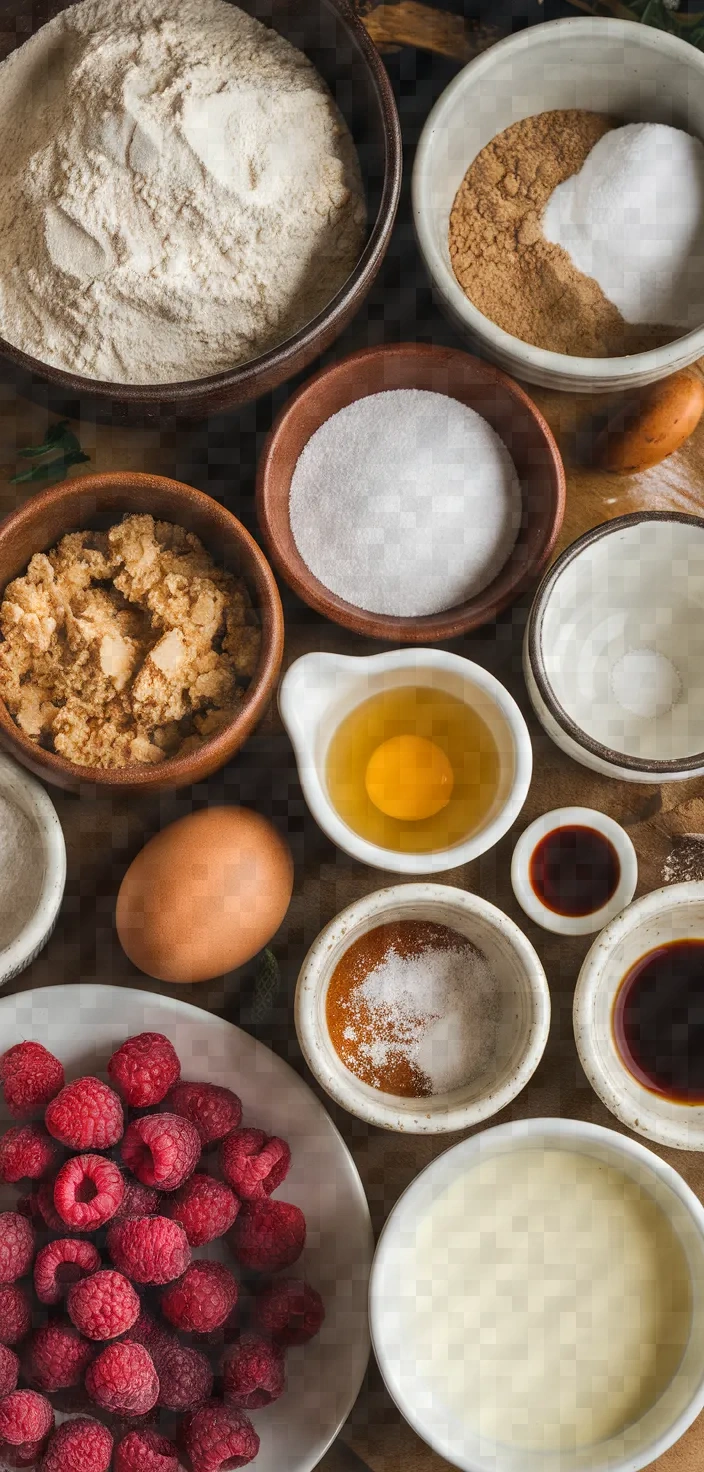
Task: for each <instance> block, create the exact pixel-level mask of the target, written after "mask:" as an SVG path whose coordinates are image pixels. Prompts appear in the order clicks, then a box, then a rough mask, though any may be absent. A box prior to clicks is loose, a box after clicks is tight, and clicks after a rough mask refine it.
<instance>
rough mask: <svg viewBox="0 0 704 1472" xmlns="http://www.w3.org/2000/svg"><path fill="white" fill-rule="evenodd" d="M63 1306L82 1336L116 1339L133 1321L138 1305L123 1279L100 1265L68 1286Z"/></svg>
mask: <svg viewBox="0 0 704 1472" xmlns="http://www.w3.org/2000/svg"><path fill="white" fill-rule="evenodd" d="M66 1307H67V1309H68V1314H69V1318H70V1319H71V1322H72V1323H73V1324H75V1325H76V1328H77V1329H79V1330H80V1332H81V1334H85V1336H86V1339H116V1338H117V1336H118V1334H126V1333H127V1330H128V1329H131V1328H132V1325H133V1324H136V1322H137V1319H138V1318H139V1312H140V1307H141V1305H140V1302H139V1298H138V1296H137V1294H136V1293H135V1290H134V1288H133V1287H132V1284H131V1283H130V1282H128V1280H127V1278H125V1277H123V1275H122V1273H116V1272H113V1270H112V1269H111V1268H104V1269H103V1271H102V1272H100V1273H93V1274H92V1276H91V1277H90V1278H84V1279H83V1280H82V1282H80V1283H74V1284H73V1287H72V1288H69V1292H68V1298H67V1300H66Z"/></svg>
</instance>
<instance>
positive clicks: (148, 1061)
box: [0, 1032, 325, 1472]
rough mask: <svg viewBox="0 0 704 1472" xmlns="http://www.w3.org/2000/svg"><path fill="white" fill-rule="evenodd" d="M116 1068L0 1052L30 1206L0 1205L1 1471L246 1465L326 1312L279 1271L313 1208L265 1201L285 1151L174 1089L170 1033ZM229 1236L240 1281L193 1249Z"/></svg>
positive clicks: (4, 1158) (290, 1260) (4, 1157)
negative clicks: (58, 1416)
mask: <svg viewBox="0 0 704 1472" xmlns="http://www.w3.org/2000/svg"><path fill="white" fill-rule="evenodd" d="M107 1074H108V1078H109V1081H110V1082H109V1083H104V1082H102V1081H101V1080H100V1079H99V1078H93V1077H87V1078H78V1079H74V1080H73V1081H72V1082H71V1083H66V1080H65V1077H64V1070H63V1067H62V1065H61V1063H60V1062H59V1060H58V1058H55V1057H54V1056H53V1054H52V1053H49V1052H48V1051H47V1049H46V1048H44V1047H42V1045H41V1044H40V1043H33V1042H23V1043H18V1044H17V1045H16V1046H15V1047H13V1048H10V1050H9V1052H7V1053H5V1054H3V1055H2V1057H0V1083H1V1084H2V1088H3V1092H4V1097H5V1104H6V1106H7V1109H8V1111H9V1113H10V1115H11V1116H12V1118H13V1119H14V1120H16V1121H17V1123H16V1124H14V1125H13V1126H12V1127H11V1128H10V1129H8V1130H7V1131H6V1132H5V1134H4V1135H2V1136H0V1182H4V1183H10V1184H13V1185H15V1184H16V1185H18V1187H19V1188H20V1189H21V1190H24V1191H25V1193H26V1194H25V1195H23V1196H21V1197H20V1198H19V1199H18V1201H17V1209H16V1210H15V1211H5V1212H0V1467H7V1468H14V1467H36V1468H38V1469H40V1472H108V1469H112V1472H187V1469H190V1472H225V1469H229V1468H234V1467H244V1466H246V1464H247V1463H248V1462H252V1461H253V1460H254V1458H255V1457H256V1455H257V1452H258V1450H259V1437H258V1435H257V1433H256V1431H255V1429H254V1426H253V1425H252V1422H251V1420H250V1418H249V1415H248V1414H247V1413H248V1412H249V1411H258V1410H261V1409H263V1408H264V1407H265V1406H268V1405H270V1404H271V1403H272V1401H274V1400H276V1399H277V1398H278V1397H279V1396H280V1395H281V1394H282V1392H283V1391H284V1389H285V1383H286V1372H285V1356H286V1351H287V1350H288V1349H289V1348H290V1347H292V1346H294V1345H302V1344H305V1343H306V1342H307V1341H308V1340H309V1339H312V1338H313V1336H314V1335H315V1334H317V1332H318V1330H319V1329H320V1326H321V1324H322V1322H323V1318H324V1312H325V1311H324V1308H323V1303H322V1300H321V1298H320V1295H319V1293H317V1292H316V1290H315V1288H312V1287H311V1286H310V1285H309V1284H308V1283H306V1282H304V1281H303V1280H302V1279H300V1278H296V1277H295V1276H291V1275H289V1271H288V1270H289V1269H290V1268H292V1267H293V1264H294V1263H295V1262H296V1261H297V1259H298V1258H299V1257H300V1254H301V1252H302V1251H303V1246H304V1243H305V1237H306V1223H305V1218H304V1216H303V1213H302V1211H300V1209H299V1208H298V1207H297V1206H294V1205H292V1204H291V1203H290V1202H287V1201H279V1200H274V1199H273V1198H272V1194H271V1193H272V1192H273V1191H275V1190H276V1188H277V1186H280V1185H281V1184H282V1182H283V1181H284V1179H285V1177H286V1175H287V1173H288V1169H289V1165H290V1162H291V1152H290V1150H289V1147H288V1145H287V1144H286V1142H285V1140H281V1139H278V1138H276V1137H273V1136H269V1135H266V1134H264V1132H263V1131H262V1130H257V1129H248V1128H243V1127H242V1123H241V1121H242V1106H241V1103H240V1101H239V1099H238V1098H237V1095H236V1094H234V1093H233V1092H232V1091H231V1090H230V1089H226V1088H223V1087H221V1086H219V1085H217V1084H211V1083H190V1082H186V1081H185V1080H182V1079H181V1066H180V1063H179V1060H178V1056H177V1054H176V1052H175V1050H174V1048H173V1046H172V1044H171V1043H170V1042H169V1040H168V1038H165V1037H163V1036H162V1034H161V1033H154V1032H145V1033H140V1034H139V1036H138V1037H133V1038H128V1039H127V1042H125V1043H123V1045H122V1047H120V1048H118V1049H117V1052H115V1053H113V1055H112V1058H111V1059H110V1062H109V1064H108V1070H107ZM205 1156H207V1158H208V1165H207V1168H206V1166H205V1165H204V1164H203V1157H205ZM221 1237H222V1238H225V1240H226V1243H227V1247H228V1249H229V1253H230V1256H231V1258H232V1259H233V1267H232V1268H230V1267H226V1266H225V1265H224V1264H223V1263H222V1262H220V1261H215V1260H214V1259H213V1258H210V1257H208V1256H207V1255H203V1254H202V1249H206V1252H207V1249H208V1244H209V1243H212V1242H215V1241H216V1239H218V1238H221ZM194 1250H195V1251H194ZM274 1274H276V1275H277V1276H273V1275H274ZM56 1411H59V1412H60V1413H63V1414H64V1415H65V1416H66V1417H67V1419H65V1420H63V1421H62V1422H61V1424H60V1425H58V1426H57V1425H56V1423H55V1412H56Z"/></svg>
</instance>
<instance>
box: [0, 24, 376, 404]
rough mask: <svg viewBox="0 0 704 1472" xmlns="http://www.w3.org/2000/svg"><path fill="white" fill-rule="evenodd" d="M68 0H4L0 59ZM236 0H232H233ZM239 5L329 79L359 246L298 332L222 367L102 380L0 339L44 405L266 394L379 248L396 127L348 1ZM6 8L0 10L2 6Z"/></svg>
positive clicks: (295, 364) (370, 271) (358, 283)
mask: <svg viewBox="0 0 704 1472" xmlns="http://www.w3.org/2000/svg"><path fill="white" fill-rule="evenodd" d="M72 3H73V0H12V4H11V12H10V11H8V12H7V13H8V16H9V15H10V13H11V25H7V26H6V27H5V28H4V30H3V28H2V23H1V21H0V59H1V58H2V57H4V56H6V55H8V54H9V52H10V51H12V50H13V49H14V47H15V46H19V45H21V44H22V42H23V41H26V40H27V38H28V37H29V36H30V35H32V34H33V33H34V32H35V31H37V30H38V29H39V27H40V26H42V25H44V23H45V22H46V21H47V20H50V19H51V18H52V16H54V15H56V14H58V12H59V11H61V10H64V9H66V7H67V6H68V5H69V4H72ZM233 3H234V0H233ZM237 3H238V4H239V5H240V7H241V8H242V9H244V10H246V11H248V12H249V13H250V14H252V15H254V16H256V18H257V19H258V20H261V21H263V23H264V24H265V25H270V26H271V27H273V29H274V30H276V31H279V32H280V33H281V35H283V36H285V37H286V38H287V40H289V41H291V43H292V44H293V45H294V46H297V47H298V48H299V49H300V50H301V51H304V52H305V53H306V55H307V56H308V57H309V58H310V60H311V61H312V62H313V63H314V65H315V66H316V67H317V68H318V71H319V72H320V74H321V75H322V76H323V78H324V79H325V81H326V82H327V84H328V86H329V88H330V90H331V92H332V94H333V97H334V98H335V100H336V102H337V105H338V107H339V108H340V111H341V112H342V114H343V116H344V118H345V120H346V122H347V125H348V127H349V129H350V132H351V134H352V137H353V139H354V141H355V143H356V145H357V152H358V154H359V159H360V164H361V168H362V178H363V181H364V185H365V191H366V196H367V205H368V217H369V231H368V236H367V243H366V246H365V248H364V250H363V252H362V254H361V256H360V259H359V261H358V262H357V265H356V266H355V269H354V271H353V272H352V273H351V275H350V276H349V277H348V279H347V281H346V282H345V283H344V285H343V286H342V287H341V289H340V290H339V291H338V293H337V295H336V296H335V297H333V299H332V301H330V302H329V303H328V305H327V306H326V307H325V308H324V310H323V311H322V312H320V313H319V314H318V316H317V317H314V318H313V320H312V321H311V322H309V323H307V325H306V326H304V327H302V328H301V329H300V331H299V332H297V333H295V335H294V336H293V337H290V338H288V340H287V341H285V342H283V343H281V344H280V345H279V346H278V347H275V348H272V349H271V350H270V351H269V352H267V353H264V354H263V355H262V356H261V357H259V358H254V359H252V361H251V362H249V363H244V364H242V365H241V366H240V367H238V368H233V369H232V370H231V371H230V372H227V373H218V374H214V375H213V376H212V377H209V378H200V379H194V380H192V381H190V382H183V383H167V384H164V383H161V384H155V385H153V386H151V385H144V384H134V385H133V384H123V383H102V382H99V381H98V380H96V379H92V378H83V377H80V376H79V375H78V374H74V373H66V372H64V371H62V370H61V369H58V368H52V367H51V366H50V365H49V364H47V363H43V362H41V361H40V360H39V359H37V358H33V357H31V356H30V355H29V354H27V353H23V352H21V351H20V350H19V349H18V348H16V347H14V346H13V345H12V344H10V343H8V342H5V341H4V339H3V338H1V337H0V354H3V355H4V357H5V358H6V359H7V360H8V361H9V364H10V365H11V371H13V375H14V377H15V380H16V381H17V382H18V383H19V384H20V385H21V386H22V387H23V388H24V389H25V390H26V389H27V388H28V387H29V385H31V384H32V383H33V382H34V380H36V379H37V378H39V379H40V380H43V381H44V382H45V383H46V382H48V383H49V384H50V385H51V386H52V393H51V402H52V407H54V408H56V409H59V410H60V409H61V407H62V406H68V405H69V404H70V403H71V402H72V401H73V402H75V398H76V396H80V398H81V400H82V402H83V403H84V404H85V405H87V406H88V405H90V406H91V407H93V408H94V409H96V410H98V411H99V410H100V409H101V408H102V409H103V410H106V409H113V410H117V411H118V412H119V413H121V414H122V415H123V416H128V417H132V416H144V415H146V416H147V417H149V416H150V415H156V414H158V413H159V412H160V411H167V412H169V413H174V414H180V415H184V416H187V417H200V416H204V415H208V414H215V413H219V412H220V411H221V410H224V409H229V408H231V407H232V406H233V405H234V404H241V403H245V402H247V401H248V400H250V399H256V398H258V397H259V396H260V395H261V394H265V393H269V392H270V391H271V390H272V389H274V388H276V387H277V385H278V384H280V383H284V382H285V380H286V379H287V378H291V377H293V375H294V374H295V373H299V372H300V371H301V369H303V368H305V367H307V365H308V364H309V363H311V362H312V361H313V359H314V358H316V357H317V356H318V355H319V354H320V353H322V352H323V351H324V349H325V348H327V347H329V345H330V343H331V342H333V341H334V339H335V338H336V337H337V336H338V335H339V333H340V332H342V330H343V328H344V327H346V325H347V323H348V322H349V321H350V319H351V318H352V317H353V316H354V314H355V312H357V311H358V310H359V308H360V307H361V305H362V302H363V301H364V298H365V297H366V295H367V293H368V291H369V290H370V288H371V285H372V283H373V281H374V278H375V276H376V274H377V271H378V270H379V267H380V265H381V262H382V260H383V258H384V255H385V253H386V249H387V246H388V244H389V240H390V238H391V231H392V229H393V223H394V218H395V215H396V209H397V206H398V199H399V193H400V189H401V171H402V147H401V130H400V126H399V121H398V114H397V111H396V103H395V101H394V96H393V91H392V88H391V84H390V82H389V79H388V76H387V73H386V68H385V67H384V63H383V62H382V60H381V57H380V56H379V53H378V51H377V50H376V47H375V46H374V45H373V44H372V42H371V41H370V39H369V36H368V35H367V32H366V30H365V28H364V26H363V25H362V22H361V20H360V19H359V18H358V16H357V15H356V14H355V13H354V11H353V10H352V8H351V6H350V5H349V4H348V3H347V0H237ZM3 13H4V7H3Z"/></svg>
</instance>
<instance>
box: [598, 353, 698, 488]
mask: <svg viewBox="0 0 704 1472" xmlns="http://www.w3.org/2000/svg"><path fill="white" fill-rule="evenodd" d="M703 411H704V384H703V383H702V381H701V379H699V378H695V377H694V375H693V374H691V373H673V374H672V377H671V378H665V379H662V380H661V382H660V383H653V384H650V385H649V387H647V388H645V389H641V390H639V391H638V392H637V393H635V394H634V395H632V396H631V397H629V398H627V399H626V400H625V401H624V403H623V404H621V405H620V406H619V408H618V409H617V410H616V411H615V413H614V414H612V415H611V417H610V418H609V421H608V423H607V425H606V427H605V429H604V430H603V431H602V433H601V435H599V437H598V439H597V441H596V444H595V446H594V464H595V465H596V466H598V467H599V469H601V470H611V471H613V472H615V473H616V474H617V475H633V474H635V473H636V472H637V471H639V470H649V469H650V467H651V466H653V465H659V464H660V461H661V460H665V459H667V456H668V455H672V454H673V453H674V451H675V450H678V449H679V447H680V445H683V444H684V442H685V440H687V439H689V436H690V435H691V434H693V432H694V430H695V429H696V427H697V425H698V423H699V420H700V419H701V417H702V412H703Z"/></svg>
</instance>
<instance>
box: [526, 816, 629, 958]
mask: <svg viewBox="0 0 704 1472" xmlns="http://www.w3.org/2000/svg"><path fill="white" fill-rule="evenodd" d="M557 828H593V829H595V830H596V832H597V833H600V834H601V835H602V837H604V838H606V839H607V840H608V842H609V843H610V844H611V845H612V847H613V848H614V849H615V850H616V855H617V857H618V862H619V868H620V877H619V881H618V885H617V887H616V889H615V891H614V893H613V895H612V896H611V899H610V900H609V901H608V903H607V904H605V905H602V906H601V907H600V909H598V910H592V912H591V913H590V914H588V915H561V914H559V913H558V911H556V910H551V909H549V908H548V906H547V905H545V904H543V901H542V900H541V898H540V896H539V895H538V894H537V893H536V891H535V889H534V888H533V885H532V884H531V880H530V871H531V860H532V858H533V854H534V853H535V850H536V848H537V847H538V844H539V843H541V842H542V840H543V839H544V838H546V837H547V835H548V833H554V832H555V830H556V829H557ZM637 883H638V860H637V858H636V851H635V849H634V847H633V844H632V843H631V840H630V838H629V837H628V834H627V833H626V831H625V829H623V828H622V827H621V824H620V823H617V822H615V820H614V819H613V818H609V817H607V815H606V813H600V812H597V810H596V808H579V807H574V808H554V809H553V811H552V812H550V813H544V814H543V816H542V817H540V818H536V819H535V822H533V823H531V824H530V826H529V827H528V828H526V830H525V833H522V834H521V836H520V838H519V840H518V843H517V844H516V847H515V849H514V850H513V858H512V860H511V884H512V885H513V892H514V894H515V896H516V899H517V900H518V903H519V905H520V906H521V909H522V910H524V911H525V913H526V915H528V917H529V919H531V920H534V921H535V923H536V925H542V927H543V930H552V931H553V932H554V934H555V935H592V934H593V933H594V931H596V930H603V928H604V926H605V925H608V923H609V920H613V918H614V915H619V914H620V913H621V910H623V909H624V908H625V906H626V905H629V904H630V902H631V900H632V899H633V896H634V894H635V892H636V884H637Z"/></svg>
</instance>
